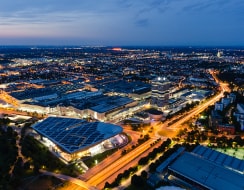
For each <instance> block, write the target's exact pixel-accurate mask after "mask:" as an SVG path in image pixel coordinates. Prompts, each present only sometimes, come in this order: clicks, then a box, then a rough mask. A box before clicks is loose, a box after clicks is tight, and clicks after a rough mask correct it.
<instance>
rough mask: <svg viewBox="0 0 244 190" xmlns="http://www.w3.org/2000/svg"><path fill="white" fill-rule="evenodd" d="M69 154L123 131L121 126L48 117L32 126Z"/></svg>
mask: <svg viewBox="0 0 244 190" xmlns="http://www.w3.org/2000/svg"><path fill="white" fill-rule="evenodd" d="M32 128H33V129H35V130H36V131H37V132H38V133H40V134H41V135H43V136H45V137H47V138H48V139H49V140H51V141H52V142H54V143H55V144H57V145H58V146H59V147H60V148H62V149H63V150H65V151H66V152H68V153H70V154H71V153H74V152H77V151H80V150H82V149H87V148H89V147H91V146H93V145H96V144H99V143H100V142H102V141H104V140H106V139H108V138H110V137H113V136H115V135H117V134H119V133H121V132H122V131H123V129H122V128H121V127H120V126H117V125H113V124H109V123H103V122H92V123H88V122H86V121H85V120H82V119H73V118H62V117H48V118H47V119H45V120H43V121H41V122H39V123H37V124H35V125H33V126H32Z"/></svg>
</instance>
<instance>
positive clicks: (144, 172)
mask: <svg viewBox="0 0 244 190" xmlns="http://www.w3.org/2000/svg"><path fill="white" fill-rule="evenodd" d="M141 177H142V178H143V179H147V172H146V171H145V170H143V171H142V172H141Z"/></svg>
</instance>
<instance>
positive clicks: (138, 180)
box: [131, 174, 144, 188]
mask: <svg viewBox="0 0 244 190" xmlns="http://www.w3.org/2000/svg"><path fill="white" fill-rule="evenodd" d="M131 184H132V185H134V186H136V187H138V188H140V187H143V186H144V180H143V178H142V177H140V176H138V175H136V174H135V175H133V176H132V178H131Z"/></svg>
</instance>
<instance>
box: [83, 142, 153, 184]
mask: <svg viewBox="0 0 244 190" xmlns="http://www.w3.org/2000/svg"><path fill="white" fill-rule="evenodd" d="M154 141H155V140H154V139H149V140H148V141H146V142H145V143H143V144H142V145H140V146H138V147H137V148H135V149H134V150H133V151H131V152H129V153H127V154H126V155H125V156H123V157H121V158H120V159H118V160H116V161H115V162H113V163H110V165H109V166H107V167H106V168H104V169H103V170H102V171H97V173H96V174H95V175H93V176H91V177H90V179H89V180H88V181H87V183H89V184H91V185H93V186H97V185H98V184H101V183H103V182H104V183H105V182H106V181H107V179H108V178H109V177H110V176H111V175H113V174H114V173H116V172H117V171H119V170H120V169H121V168H123V167H124V166H125V165H127V164H130V162H131V161H132V160H134V159H135V158H138V157H139V156H140V155H141V154H143V153H144V152H145V151H146V150H148V149H150V147H151V146H150V144H151V143H153V142H154ZM103 185H104V184H103Z"/></svg>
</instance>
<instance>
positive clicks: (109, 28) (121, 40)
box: [0, 0, 244, 46]
mask: <svg viewBox="0 0 244 190" xmlns="http://www.w3.org/2000/svg"><path fill="white" fill-rule="evenodd" d="M243 10H244V0H0V45H113V46H117V45H118V46H119V45H162V46H164V45H193V46H194V45H231V46H234V45H242V46H243V45H244V11H243Z"/></svg>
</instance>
